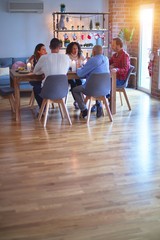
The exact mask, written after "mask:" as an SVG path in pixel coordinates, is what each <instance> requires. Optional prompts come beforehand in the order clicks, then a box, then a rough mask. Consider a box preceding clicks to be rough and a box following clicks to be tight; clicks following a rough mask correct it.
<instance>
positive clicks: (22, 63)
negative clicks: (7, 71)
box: [12, 61, 26, 70]
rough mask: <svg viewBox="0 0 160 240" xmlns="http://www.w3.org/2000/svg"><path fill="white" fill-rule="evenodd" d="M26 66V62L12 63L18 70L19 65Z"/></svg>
mask: <svg viewBox="0 0 160 240" xmlns="http://www.w3.org/2000/svg"><path fill="white" fill-rule="evenodd" d="M25 66H26V64H25V63H24V62H21V61H17V62H15V63H14V64H13V65H12V69H14V70H16V69H18V68H19V67H25Z"/></svg>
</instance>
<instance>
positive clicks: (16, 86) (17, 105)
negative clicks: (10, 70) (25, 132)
mask: <svg viewBox="0 0 160 240" xmlns="http://www.w3.org/2000/svg"><path fill="white" fill-rule="evenodd" d="M13 82H14V93H15V111H16V121H17V122H19V121H20V119H21V116H20V88H19V82H18V80H17V79H16V78H14V80H13Z"/></svg>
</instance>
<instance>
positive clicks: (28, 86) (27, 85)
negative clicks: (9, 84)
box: [20, 82, 33, 91]
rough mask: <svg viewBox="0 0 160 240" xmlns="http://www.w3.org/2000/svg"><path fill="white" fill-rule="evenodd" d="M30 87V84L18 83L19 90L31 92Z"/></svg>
mask: <svg viewBox="0 0 160 240" xmlns="http://www.w3.org/2000/svg"><path fill="white" fill-rule="evenodd" d="M32 88H33V87H32V86H31V84H30V83H29V82H21V83H20V90H25V91H27V90H32Z"/></svg>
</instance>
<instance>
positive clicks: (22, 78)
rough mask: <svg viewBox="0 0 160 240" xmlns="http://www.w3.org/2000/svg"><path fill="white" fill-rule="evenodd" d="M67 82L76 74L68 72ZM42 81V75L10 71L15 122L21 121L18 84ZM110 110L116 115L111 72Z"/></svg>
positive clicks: (113, 74)
mask: <svg viewBox="0 0 160 240" xmlns="http://www.w3.org/2000/svg"><path fill="white" fill-rule="evenodd" d="M67 76H68V80H70V79H79V77H78V76H77V74H76V72H72V71H69V72H68V73H67ZM43 79H44V75H43V74H42V75H36V74H34V73H33V72H26V73H25V72H24V73H20V72H18V71H16V70H14V69H10V85H11V86H12V87H13V88H14V95H15V114H16V122H20V121H21V111H20V110H21V103H20V83H21V82H30V81H41V80H43ZM110 109H111V113H112V114H115V113H116V73H115V72H114V71H112V72H111V97H110Z"/></svg>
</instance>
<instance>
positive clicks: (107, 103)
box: [103, 97, 113, 122]
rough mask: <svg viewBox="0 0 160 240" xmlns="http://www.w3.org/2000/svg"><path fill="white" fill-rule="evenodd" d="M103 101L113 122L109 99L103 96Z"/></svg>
mask: <svg viewBox="0 0 160 240" xmlns="http://www.w3.org/2000/svg"><path fill="white" fill-rule="evenodd" d="M103 102H104V105H105V107H106V110H107V113H108V116H109V119H110V121H111V122H113V118H112V114H111V111H110V108H109V102H108V99H106V97H104V98H103Z"/></svg>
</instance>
